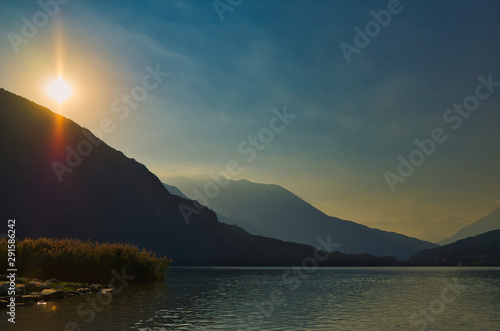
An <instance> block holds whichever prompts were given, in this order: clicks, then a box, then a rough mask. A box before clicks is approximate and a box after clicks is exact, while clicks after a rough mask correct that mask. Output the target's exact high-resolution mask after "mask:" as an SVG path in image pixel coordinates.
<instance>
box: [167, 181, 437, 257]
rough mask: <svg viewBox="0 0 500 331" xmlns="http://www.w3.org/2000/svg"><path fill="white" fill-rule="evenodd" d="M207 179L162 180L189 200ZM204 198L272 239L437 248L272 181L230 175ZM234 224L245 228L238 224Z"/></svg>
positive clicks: (378, 249) (398, 252)
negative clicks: (333, 210) (323, 238)
mask: <svg viewBox="0 0 500 331" xmlns="http://www.w3.org/2000/svg"><path fill="white" fill-rule="evenodd" d="M200 178H201V179H200ZM203 178H205V179H203ZM210 180H213V179H211V177H210V176H205V177H202V176H196V177H194V178H193V179H189V178H186V177H174V178H170V179H169V181H167V182H168V183H169V184H170V185H173V186H175V187H177V188H179V189H180V190H181V191H182V192H184V194H186V195H187V196H189V197H190V198H192V199H193V198H194V197H195V196H194V192H195V191H196V192H202V191H203V187H204V186H205V185H207V181H210ZM195 188H196V190H195ZM208 202H209V203H208V207H210V208H212V209H213V210H214V211H216V212H217V213H220V214H223V215H225V216H227V217H229V218H232V219H236V220H240V221H243V222H246V223H248V224H251V225H252V226H254V227H256V228H258V229H259V230H261V231H264V234H265V235H266V236H269V237H272V238H277V239H281V240H286V241H292V242H299V243H305V244H309V245H311V244H314V240H315V238H316V237H317V236H318V235H319V234H329V235H331V236H332V238H334V239H333V240H334V241H335V242H337V243H340V244H341V246H340V247H339V250H340V251H341V252H344V253H349V254H359V253H362V252H363V253H365V252H366V253H369V254H372V255H376V256H380V257H382V256H390V255H394V256H396V257H397V258H398V259H407V258H409V257H410V256H411V255H413V254H415V253H417V252H418V251H420V250H422V249H425V248H432V247H437V245H435V244H432V243H429V242H424V241H422V240H418V239H415V238H411V237H409V236H406V235H402V234H397V233H393V232H387V231H382V230H378V229H371V228H369V227H368V226H365V225H362V224H359V223H356V222H353V221H349V220H343V219H340V218H337V217H333V216H329V215H327V214H325V213H324V212H322V211H321V210H319V209H317V208H315V207H314V206H313V205H312V204H310V203H308V202H306V201H304V200H302V199H301V198H299V197H298V196H297V195H296V194H294V193H292V192H290V191H288V190H286V189H285V188H283V187H281V186H279V185H276V184H258V183H253V182H250V181H248V180H238V181H234V180H229V181H228V184H227V186H226V187H225V188H221V189H220V191H219V194H218V195H217V196H215V197H214V198H212V199H210V200H208ZM238 225H240V226H242V227H245V226H244V224H243V223H240V224H238Z"/></svg>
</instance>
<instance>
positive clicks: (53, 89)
mask: <svg viewBox="0 0 500 331" xmlns="http://www.w3.org/2000/svg"><path fill="white" fill-rule="evenodd" d="M47 91H48V92H49V95H50V96H51V97H53V98H54V99H56V100H57V101H58V102H59V103H61V102H63V101H64V100H66V99H68V98H69V97H70V96H71V93H72V92H73V90H72V89H71V86H69V84H68V83H66V82H65V81H64V79H63V78H62V77H59V78H57V80H55V81H53V82H52V83H50V85H49V86H48V88H47Z"/></svg>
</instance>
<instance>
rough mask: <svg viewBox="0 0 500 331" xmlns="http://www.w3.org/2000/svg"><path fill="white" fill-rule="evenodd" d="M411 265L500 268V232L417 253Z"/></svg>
mask: <svg viewBox="0 0 500 331" xmlns="http://www.w3.org/2000/svg"><path fill="white" fill-rule="evenodd" d="M410 263H412V264H416V265H426V266H459V265H460V266H500V230H494V231H490V232H486V233H483V234H480V235H477V236H475V237H469V238H466V239H461V240H459V241H457V242H454V243H451V244H448V245H445V246H442V247H438V248H434V249H427V250H423V251H421V252H419V253H417V254H416V255H415V256H413V257H412V258H411V259H410Z"/></svg>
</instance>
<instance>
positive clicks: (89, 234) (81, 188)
mask: <svg viewBox="0 0 500 331" xmlns="http://www.w3.org/2000/svg"><path fill="white" fill-rule="evenodd" d="M68 151H69V152H68ZM74 151H76V152H74ZM77 153H80V154H81V155H78V154H77ZM68 155H69V156H68ZM0 160H1V162H0V219H3V220H8V219H15V220H16V236H17V238H20V239H21V238H24V237H42V236H47V237H72V238H78V239H83V240H87V239H91V240H97V241H102V242H108V241H116V242H129V243H133V244H136V245H138V246H139V247H141V248H146V249H149V250H152V251H154V252H156V253H158V254H160V255H166V256H168V257H169V258H173V259H174V264H176V265H287V266H289V265H291V264H298V263H301V262H302V260H303V259H304V258H306V257H308V256H312V254H313V251H314V248H313V247H310V246H306V245H299V244H293V243H286V242H282V241H279V240H275V239H269V238H264V237H259V236H254V235H250V234H248V233H247V232H245V231H244V230H242V229H241V228H239V227H237V226H231V225H226V224H223V223H220V222H218V220H217V217H216V215H215V213H214V212H212V211H211V210H209V209H207V208H204V209H201V210H199V211H198V213H196V215H192V216H191V217H190V223H189V224H186V222H185V220H184V218H183V217H182V215H181V212H180V210H179V205H181V204H183V203H184V204H192V201H190V200H186V199H183V198H181V197H178V196H175V195H172V194H170V193H169V192H168V191H167V189H165V187H164V186H163V185H162V183H161V182H160V180H159V179H158V178H157V177H156V176H155V175H153V174H152V173H151V172H149V171H148V169H147V168H146V167H145V166H144V165H142V164H140V163H138V162H136V161H135V160H133V159H129V158H127V157H126V156H125V155H124V154H123V153H121V152H119V151H116V150H114V149H113V148H111V147H109V146H108V145H106V144H105V143H104V142H102V141H100V140H99V139H97V138H96V137H95V136H93V135H92V134H91V133H90V132H89V131H88V130H86V129H84V128H82V127H80V126H79V125H77V124H76V123H74V122H72V121H70V120H68V119H66V118H64V117H62V116H60V115H57V114H55V113H53V112H51V111H50V110H48V109H46V108H44V107H41V106H39V105H36V104H35V103H33V102H30V101H29V100H27V99H24V98H22V97H19V96H16V95H14V94H12V93H10V92H7V91H5V90H4V89H0ZM54 167H56V168H54ZM61 169H64V171H62V170H61ZM334 256H335V257H332V258H330V259H329V260H326V261H325V262H324V263H323V264H325V265H338V264H345V265H349V264H351V263H352V261H357V263H360V264H371V265H377V264H380V263H381V260H380V259H377V258H375V257H371V256H357V257H351V256H346V255H340V254H334Z"/></svg>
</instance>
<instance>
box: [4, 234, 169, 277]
mask: <svg viewBox="0 0 500 331" xmlns="http://www.w3.org/2000/svg"><path fill="white" fill-rule="evenodd" d="M7 245H8V243H7V239H5V238H1V239H0V261H1V262H0V263H1V264H2V265H3V269H4V270H6V269H8V267H7V258H8V249H7ZM170 262H171V260H169V259H167V258H166V257H161V258H160V257H157V256H156V255H155V254H154V253H151V252H148V251H146V250H145V249H142V250H140V249H139V248H138V247H137V246H133V245H130V244H119V243H98V242H93V241H82V240H77V239H56V238H38V239H31V238H26V239H23V240H16V250H15V265H16V269H17V271H18V274H19V275H20V276H23V277H33V278H38V279H50V278H57V279H59V280H62V281H72V282H87V283H90V282H108V281H109V280H110V279H111V278H113V277H114V276H113V274H112V270H116V271H117V272H118V273H121V270H122V268H125V271H126V274H127V275H130V276H135V278H134V280H157V279H162V278H163V271H164V269H165V268H166V267H167V266H168V264H169V263H170Z"/></svg>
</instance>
